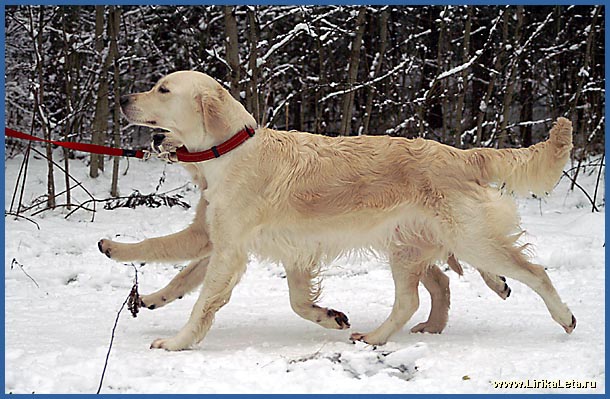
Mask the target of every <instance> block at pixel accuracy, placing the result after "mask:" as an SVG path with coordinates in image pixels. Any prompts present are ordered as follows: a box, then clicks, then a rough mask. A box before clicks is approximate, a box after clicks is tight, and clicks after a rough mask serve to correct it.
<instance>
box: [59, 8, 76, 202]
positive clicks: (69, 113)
mask: <svg viewBox="0 0 610 399" xmlns="http://www.w3.org/2000/svg"><path fill="white" fill-rule="evenodd" d="M70 12H71V8H68V7H65V8H63V15H62V33H63V41H64V80H65V88H66V123H65V126H64V141H70V134H71V133H72V128H73V126H74V123H73V122H74V105H73V102H72V101H73V98H74V97H73V96H74V94H73V87H74V81H73V78H72V74H73V68H74V64H75V62H74V57H73V56H72V54H71V49H72V41H73V39H72V33H73V29H72V26H71V24H69V23H68V21H66V19H67V18H68V17H69V15H70ZM63 152H64V181H65V185H66V207H67V208H68V210H70V209H71V208H72V198H71V193H72V190H71V187H70V150H69V149H67V148H64V149H63Z"/></svg>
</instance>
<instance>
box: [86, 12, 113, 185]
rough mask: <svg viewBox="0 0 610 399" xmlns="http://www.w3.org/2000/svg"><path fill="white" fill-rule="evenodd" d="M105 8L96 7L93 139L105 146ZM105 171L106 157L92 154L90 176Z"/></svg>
mask: <svg viewBox="0 0 610 399" xmlns="http://www.w3.org/2000/svg"><path fill="white" fill-rule="evenodd" d="M104 48H105V44H104V6H95V51H96V53H97V57H98V66H99V67H100V69H99V77H98V81H99V86H98V89H97V96H96V97H97V98H96V103H95V115H94V117H93V137H92V139H91V142H92V143H93V144H97V145H103V144H104V141H105V138H106V135H107V133H108V114H109V110H108V62H109V60H110V54H107V55H106V57H104ZM100 170H102V171H103V170H104V156H103V155H100V154H91V164H90V165H89V176H91V177H93V178H96V177H98V176H99V171H100Z"/></svg>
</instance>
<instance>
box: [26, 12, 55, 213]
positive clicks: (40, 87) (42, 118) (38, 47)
mask: <svg viewBox="0 0 610 399" xmlns="http://www.w3.org/2000/svg"><path fill="white" fill-rule="evenodd" d="M45 9H46V8H45V7H43V6H39V7H38V24H37V28H38V31H37V32H36V33H34V32H35V27H34V24H35V23H34V15H33V12H32V9H31V8H30V27H31V32H32V37H33V38H34V39H35V40H34V41H33V45H34V54H35V58H36V74H37V76H38V82H37V87H35V88H34V93H35V94H36V105H37V106H36V113H37V115H38V117H39V122H40V126H41V127H42V131H43V134H44V138H45V139H46V140H51V128H50V126H49V118H48V114H47V112H46V109H45V106H44V104H45V80H44V76H45V73H44V70H45V65H44V63H45V59H44V47H43V46H44V44H43V37H44V28H45V26H46V21H45ZM45 151H46V153H45V155H46V158H47V207H48V208H51V209H53V208H55V205H56V201H55V177H54V173H53V172H54V168H53V147H52V146H51V144H50V143H46V145H45Z"/></svg>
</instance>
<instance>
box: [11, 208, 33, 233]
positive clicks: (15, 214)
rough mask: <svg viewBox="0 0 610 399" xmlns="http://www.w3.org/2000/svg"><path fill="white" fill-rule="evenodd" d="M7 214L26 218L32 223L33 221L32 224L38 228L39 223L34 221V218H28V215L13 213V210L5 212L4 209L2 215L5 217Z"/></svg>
mask: <svg viewBox="0 0 610 399" xmlns="http://www.w3.org/2000/svg"><path fill="white" fill-rule="evenodd" d="M7 216H15V217H16V218H22V219H25V220H27V221H28V222H32V223H34V224H35V225H36V227H37V228H38V230H40V225H39V224H38V223H36V222H35V221H34V220H32V219H30V218H28V217H25V216H23V215H20V214H18V213H13V212H6V211H4V217H7Z"/></svg>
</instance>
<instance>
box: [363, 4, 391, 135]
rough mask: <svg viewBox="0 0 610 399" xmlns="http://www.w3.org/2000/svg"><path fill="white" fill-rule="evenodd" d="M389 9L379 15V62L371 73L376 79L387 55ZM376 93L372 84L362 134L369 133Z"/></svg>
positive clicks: (367, 94)
mask: <svg viewBox="0 0 610 399" xmlns="http://www.w3.org/2000/svg"><path fill="white" fill-rule="evenodd" d="M388 15H389V13H388V10H387V8H386V9H384V10H383V11H382V12H381V14H380V15H379V18H378V21H379V52H378V53H377V54H378V56H377V57H378V59H377V64H376V65H375V66H374V69H373V71H371V73H370V74H369V77H370V78H371V79H374V78H375V77H377V76H378V75H379V72H380V71H381V66H382V64H383V58H384V56H385V51H386V48H387V44H388ZM373 36H374V34H373ZM374 95H375V87H374V86H373V85H370V86H368V87H367V89H366V108H365V114H364V121H363V128H362V134H363V135H366V134H368V133H369V127H370V124H371V114H372V113H373V97H374Z"/></svg>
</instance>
